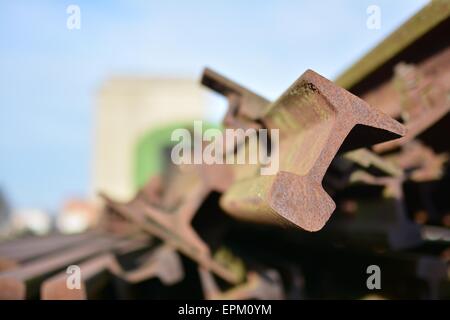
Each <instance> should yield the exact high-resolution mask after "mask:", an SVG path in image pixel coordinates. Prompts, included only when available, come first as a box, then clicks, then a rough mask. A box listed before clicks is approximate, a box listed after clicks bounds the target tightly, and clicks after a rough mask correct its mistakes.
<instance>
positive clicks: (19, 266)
mask: <svg viewBox="0 0 450 320" xmlns="http://www.w3.org/2000/svg"><path fill="white" fill-rule="evenodd" d="M430 15H432V17H433V19H426V18H427V17H430ZM449 16H450V4H449V2H448V1H435V2H432V3H431V4H430V5H428V6H427V7H425V8H424V9H423V10H422V11H420V12H419V13H418V14H417V15H416V16H414V17H413V18H412V19H411V20H409V21H408V22H407V23H405V24H404V25H403V26H402V27H401V28H400V29H399V30H397V31H396V32H394V34H392V35H391V36H390V37H389V38H387V39H386V40H385V41H384V42H383V43H382V44H380V46H379V47H377V48H375V50H373V52H371V53H369V54H368V56H366V57H364V58H363V59H362V60H361V61H360V62H358V63H357V64H355V66H354V67H352V68H350V69H349V71H348V72H347V73H345V74H343V75H342V76H341V77H340V78H339V79H337V81H336V82H332V81H330V80H328V79H326V78H324V77H322V76H321V75H319V74H317V73H316V72H314V71H312V70H307V71H306V72H305V73H303V74H302V75H301V76H300V77H299V78H298V79H297V80H296V81H295V82H294V83H293V84H292V85H291V86H290V87H289V88H287V89H286V90H285V92H284V93H282V94H281V95H280V97H279V98H278V99H276V100H275V101H269V100H267V99H266V98H264V97H262V96H260V95H258V94H256V93H254V92H252V91H250V90H249V89H247V88H245V87H243V86H242V85H240V84H238V83H237V82H235V81H233V80H231V79H229V78H227V77H225V76H223V75H221V74H219V73H218V72H215V71H213V70H211V69H208V68H207V69H205V70H204V72H203V75H202V77H201V83H202V84H203V85H204V86H205V87H207V88H209V89H211V90H213V91H215V92H216V93H218V94H220V95H222V96H224V97H225V98H226V100H227V101H228V111H227V113H226V115H225V117H224V120H223V126H224V128H233V129H240V130H241V132H242V133H243V135H242V136H240V137H238V141H239V144H238V146H237V147H236V148H227V146H226V143H224V144H223V154H224V155H229V154H232V155H234V156H236V157H239V156H240V155H241V154H242V153H244V154H245V153H246V152H248V151H249V150H251V148H250V146H249V144H250V139H248V138H249V136H248V135H247V134H246V133H247V132H254V131H251V130H250V129H262V130H266V132H271V130H272V129H277V130H278V135H277V137H276V138H277V139H275V137H274V136H269V140H270V143H269V144H266V146H269V145H270V148H267V150H266V151H267V152H269V153H272V154H274V153H275V152H277V153H278V154H279V163H278V170H277V171H276V172H275V173H274V174H270V175H261V173H260V172H261V171H260V169H261V168H262V167H263V164H262V163H256V164H253V163H252V164H234V163H225V164H217V163H215V164H205V163H200V164H192V165H190V164H183V165H175V164H173V163H172V162H171V161H170V160H169V159H168V161H167V162H168V164H169V165H168V166H167V168H166V170H165V171H164V172H162V173H161V174H160V175H158V176H154V177H152V178H151V179H150V180H149V181H148V183H147V184H146V185H145V186H143V187H142V189H141V190H139V192H138V193H137V194H136V196H135V197H134V198H133V199H132V200H131V201H129V202H127V203H121V202H117V201H115V200H114V199H111V198H110V197H108V195H105V194H102V198H103V200H104V204H105V209H104V214H105V216H104V223H103V224H102V228H101V230H97V231H96V232H91V233H87V234H82V235H76V236H61V235H53V236H49V237H46V238H43V239H34V238H31V239H22V240H20V239H19V240H15V241H13V242H9V243H4V244H0V258H1V260H0V298H11V299H24V298H28V299H36V298H41V299H96V298H119V299H124V298H148V299H172V298H178V299H180V298H190V299H195V298H198V299H308V298H364V297H366V296H368V295H370V294H376V295H377V297H379V298H386V299H398V298H417V299H418V298H430V299H440V298H446V299H449V298H450V269H449V263H450V197H449V192H450V171H449V163H448V159H449V152H450V144H449V139H448V133H449V130H450V122H449V119H450V114H449V110H450V46H449V39H448V34H447V33H448V30H450V28H449V26H450V18H449ZM417 24H418V25H417ZM446 31H447V32H446ZM380 57H381V58H380ZM344 88H345V89H344ZM257 139H262V137H260V136H258V137H257ZM266 142H267V141H266ZM371 265H375V266H377V267H379V268H380V270H381V274H382V287H381V288H380V289H378V290H374V291H372V290H370V288H368V287H367V281H366V280H367V278H368V276H369V275H368V274H367V272H366V270H367V267H368V266H371ZM71 266H72V267H74V268H75V269H74V270H75V271H77V270H78V271H79V272H80V274H81V287H80V288H75V289H74V288H73V287H72V285H71V283H70V281H72V280H73V278H72V277H71V276H72V273H70V267H71ZM74 274H75V273H74Z"/></svg>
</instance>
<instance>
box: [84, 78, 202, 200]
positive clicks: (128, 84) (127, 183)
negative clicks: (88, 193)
mask: <svg viewBox="0 0 450 320" xmlns="http://www.w3.org/2000/svg"><path fill="white" fill-rule="evenodd" d="M205 95H206V93H205V92H204V91H203V89H201V88H200V85H199V84H198V82H197V81H196V80H194V79H179V78H174V79H169V78H130V77H116V78H111V79H109V80H108V81H106V82H105V83H104V84H103V85H102V87H101V89H100V91H99V93H98V96H97V101H96V116H95V124H94V134H95V137H94V150H93V154H94V160H93V173H92V175H93V183H92V184H93V185H92V189H93V190H92V191H93V193H94V194H97V193H98V192H100V191H102V192H106V193H108V194H109V195H110V196H111V197H113V198H115V199H117V200H126V199H129V198H130V197H132V195H133V193H134V191H135V189H136V162H137V160H136V157H137V156H136V154H137V149H138V145H139V144H140V145H142V143H143V139H146V140H149V139H150V140H152V139H153V140H155V141H154V144H156V143H157V141H156V140H158V139H159V137H160V136H161V134H162V133H164V135H165V137H164V139H167V134H168V130H167V128H169V127H170V126H171V127H172V128H174V127H176V126H181V125H182V124H183V123H189V122H190V123H192V120H196V119H204V118H205V109H206V99H207V98H206V96H205ZM158 132H161V134H159V133H158ZM152 133H153V134H152ZM159 140H161V139H159ZM147 142H148V141H147ZM151 165H152V164H151ZM141 167H142V164H141ZM147 171H148V170H147ZM141 180H142V178H141Z"/></svg>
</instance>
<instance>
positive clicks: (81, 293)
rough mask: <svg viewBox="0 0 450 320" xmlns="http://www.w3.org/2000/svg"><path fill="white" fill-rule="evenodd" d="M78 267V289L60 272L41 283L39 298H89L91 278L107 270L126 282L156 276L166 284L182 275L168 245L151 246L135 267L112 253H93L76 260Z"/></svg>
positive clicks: (171, 282) (172, 282) (177, 280)
mask: <svg viewBox="0 0 450 320" xmlns="http://www.w3.org/2000/svg"><path fill="white" fill-rule="evenodd" d="M78 267H79V268H80V272H81V274H82V282H81V288H80V289H77V290H74V289H71V288H68V286H67V273H65V272H62V273H60V274H58V275H55V276H53V277H51V278H49V279H47V280H46V281H45V282H44V283H43V284H42V286H41V299H43V300H86V299H88V298H89V291H90V290H89V287H90V286H91V282H92V279H93V278H95V277H98V276H100V275H102V274H104V273H109V274H111V275H113V276H115V277H117V278H121V279H123V280H125V281H126V282H129V283H139V282H141V281H144V280H147V279H150V278H153V277H156V278H158V279H160V280H161V282H162V283H163V284H165V285H173V284H174V283H177V282H179V281H180V280H181V279H182V278H183V277H184V274H183V269H182V266H181V261H180V259H179V257H178V256H177V254H176V253H175V252H174V251H173V250H172V249H171V248H169V247H164V246H163V247H159V248H156V249H154V250H153V251H152V252H151V254H150V255H149V256H148V257H145V259H143V262H142V264H141V265H140V266H139V267H137V268H136V269H134V270H124V269H123V268H122V266H121V265H120V264H119V263H118V261H117V259H116V257H115V256H114V255H113V254H111V253H107V254H104V255H100V256H96V257H94V258H92V259H90V260H87V261H85V262H83V263H81V264H79V265H78Z"/></svg>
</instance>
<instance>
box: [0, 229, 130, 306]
mask: <svg viewBox="0 0 450 320" xmlns="http://www.w3.org/2000/svg"><path fill="white" fill-rule="evenodd" d="M130 241H133V240H130V239H118V238H114V237H98V238H96V239H95V240H94V239H90V240H89V241H87V242H85V243H83V245H78V246H76V247H74V248H70V249H68V250H66V251H64V252H62V253H58V252H57V253H50V254H48V255H44V256H43V257H41V258H39V259H35V260H33V261H31V262H29V263H27V264H24V265H22V266H20V267H18V268H14V269H12V270H8V271H5V272H2V273H0V299H25V298H26V296H30V295H34V294H35V293H36V292H35V291H36V290H38V288H35V283H36V282H38V283H39V282H40V281H42V277H43V276H45V275H50V274H52V273H54V272H56V271H58V270H61V269H63V268H66V267H68V266H69V265H71V264H73V263H76V262H78V261H80V260H83V259H86V258H88V257H91V256H94V255H97V254H99V253H102V252H105V251H109V250H112V249H114V248H115V247H120V246H121V245H123V244H124V243H127V242H130ZM28 284H30V286H32V287H30V288H29V291H28V290H27V285H28Z"/></svg>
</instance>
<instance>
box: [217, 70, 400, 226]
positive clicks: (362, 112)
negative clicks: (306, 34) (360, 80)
mask: <svg viewBox="0 0 450 320" xmlns="http://www.w3.org/2000/svg"><path fill="white" fill-rule="evenodd" d="M264 112H265V113H266V114H265V115H264V116H263V117H262V118H261V119H260V122H261V123H263V124H264V127H266V128H268V129H279V130H280V142H279V145H278V146H277V148H278V150H279V153H280V169H279V172H278V173H277V174H276V175H275V176H255V177H254V178H252V179H248V178H247V179H243V181H236V182H235V183H233V184H232V185H231V186H230V188H229V189H228V190H227V191H226V192H225V193H224V196H223V198H222V199H221V205H222V207H223V208H224V209H225V211H227V212H228V213H229V214H231V215H233V216H235V217H237V218H239V219H244V220H250V221H258V222H272V221H277V222H280V223H283V222H290V223H293V224H294V225H297V226H299V227H301V228H303V229H305V230H308V231H317V230H320V229H321V228H322V227H323V226H324V224H325V223H326V221H327V220H328V219H329V217H330V215H331V213H332V212H333V211H334V209H335V204H334V202H333V200H332V199H331V198H330V196H329V195H328V194H327V193H326V192H325V191H324V190H323V189H322V187H321V182H322V179H323V177H324V175H325V173H326V171H327V169H328V167H329V166H330V164H331V161H332V160H333V158H334V157H335V155H336V154H337V152H338V150H340V149H341V151H348V150H351V149H356V148H359V147H363V146H367V145H371V144H375V143H377V142H380V141H385V140H389V139H394V138H398V137H400V136H402V135H404V133H405V130H404V128H403V126H402V125H401V124H399V123H398V122H396V121H395V120H393V119H391V118H390V117H388V116H386V115H384V114H382V113H381V112H379V111H377V110H376V109H374V108H371V107H370V106H369V105H367V104H366V103H364V102H363V101H362V100H360V99H359V98H357V97H355V96H353V95H352V94H350V93H348V92H346V91H345V90H343V89H341V88H338V87H337V86H335V85H334V84H333V83H332V82H330V81H328V80H326V79H325V78H323V77H321V76H320V75H318V74H316V73H315V72H313V71H307V72H305V74H304V75H302V76H301V77H300V78H299V79H298V80H297V81H296V82H295V83H294V84H293V85H292V86H291V87H290V88H289V89H288V90H287V91H286V92H285V93H284V94H283V95H282V96H281V97H280V98H279V99H278V100H277V101H275V102H274V103H272V104H270V105H269V106H268V107H267V108H266V109H265V110H264ZM355 126H358V127H357V129H358V134H354V135H353V136H352V137H351V139H347V141H346V143H345V144H344V145H343V143H344V140H346V138H347V136H348V135H349V134H350V131H352V129H354V127H355ZM360 130H362V132H360ZM364 130H365V131H366V135H363V134H364ZM362 136H364V137H365V139H361V137H362Z"/></svg>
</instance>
